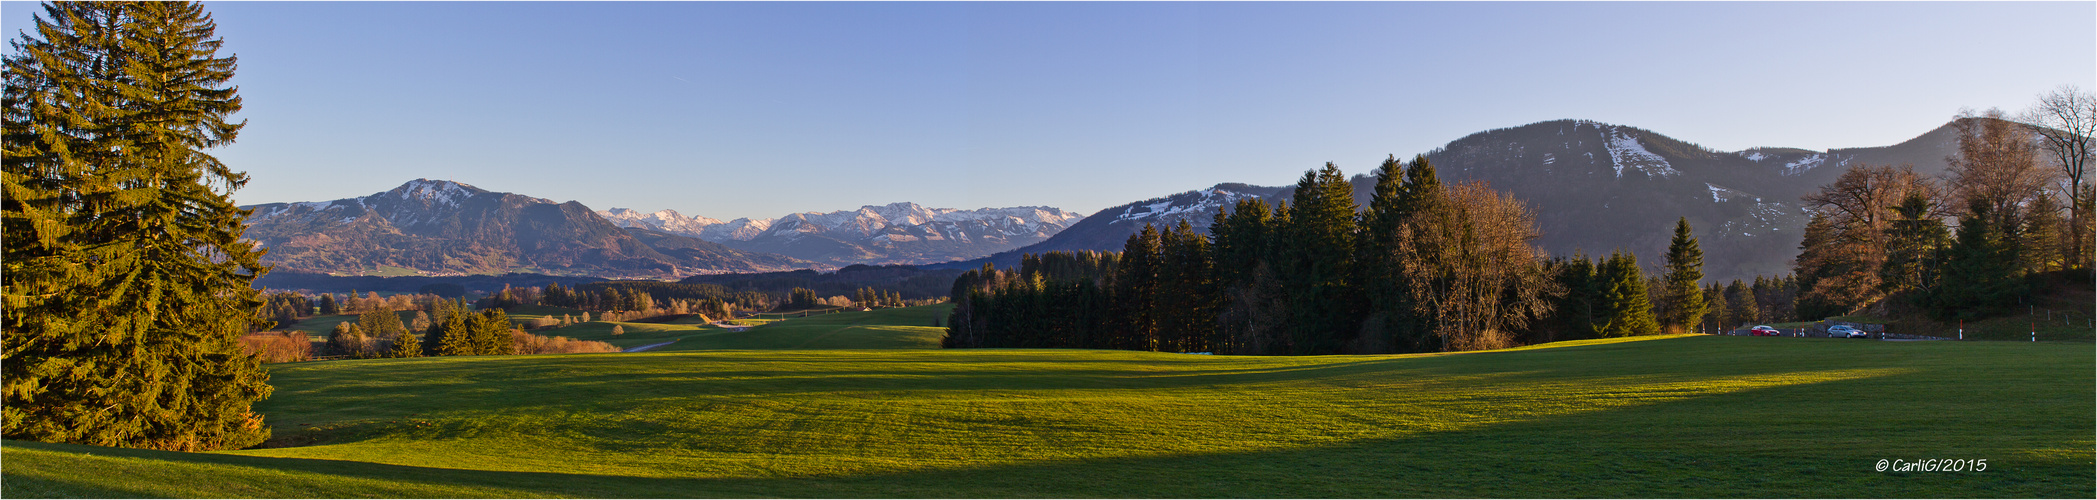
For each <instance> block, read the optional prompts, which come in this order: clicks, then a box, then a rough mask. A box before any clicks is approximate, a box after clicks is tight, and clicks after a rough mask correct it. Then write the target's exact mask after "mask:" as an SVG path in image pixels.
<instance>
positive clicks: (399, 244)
mask: <svg viewBox="0 0 2097 500" xmlns="http://www.w3.org/2000/svg"><path fill="white" fill-rule="evenodd" d="M242 208H248V209H253V210H254V213H253V214H252V215H250V216H249V217H248V219H247V223H248V230H247V235H246V236H247V238H249V239H252V240H255V241H257V242H259V243H261V244H262V245H264V246H267V247H269V248H270V252H269V254H268V255H266V256H265V257H263V262H264V263H267V264H273V265H276V266H277V268H278V269H280V270H285V271H303V272H318V273H339V274H375V273H377V272H378V271H380V270H391V271H394V272H408V273H421V274H503V273H508V272H536V273H545V274H560V275H588V276H607V277H682V276H688V275H691V274H697V273H708V272H756V271H776V270H785V269H794V268H800V267H808V266H809V265H811V263H809V262H806V261H801V260H798V259H794V258H791V257H785V256H780V255H773V254H765V253H760V252H747V251H742V250H736V249H732V248H728V247H725V246H721V245H720V244H718V243H713V242H709V241H702V240H699V239H697V238H690V237H685V236H678V235H671V234H662V233H651V232H647V231H629V230H627V229H622V228H620V227H618V226H616V225H613V224H612V223H610V222H607V221H605V220H604V218H603V217H600V216H598V215H597V213H595V212H593V211H591V210H590V209H589V207H585V206H583V205H582V204H581V203H576V202H573V201H570V202H567V203H555V202H553V201H552V200H547V199H543V198H533V197H529V196H524V195H519V194H514V193H497V192H491V191H487V190H483V189H480V188H476V187H473V186H470V185H466V184H461V183H457V182H452V181H433V180H429V179H417V180H414V181H409V182H408V183H406V184H402V185H401V186H400V187H397V188H393V189H392V190H389V191H385V192H381V193H377V194H373V195H371V196H364V197H359V198H346V199H340V200H334V201H323V202H305V203H270V204H265V205H253V206H247V207H242ZM389 268H392V269H389Z"/></svg>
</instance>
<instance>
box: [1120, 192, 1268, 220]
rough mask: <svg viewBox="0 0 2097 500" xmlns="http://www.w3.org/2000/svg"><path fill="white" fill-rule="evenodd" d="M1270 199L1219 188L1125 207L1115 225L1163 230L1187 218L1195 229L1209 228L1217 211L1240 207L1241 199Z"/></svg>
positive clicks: (1153, 199) (1144, 201)
mask: <svg viewBox="0 0 2097 500" xmlns="http://www.w3.org/2000/svg"><path fill="white" fill-rule="evenodd" d="M1270 189H1271V188H1270ZM1267 196H1269V194H1260V193H1251V192H1246V191H1241V190H1237V189H1231V188H1227V187H1224V185H1218V186H1216V187H1212V188H1209V189H1202V190H1195V191H1187V192H1184V193H1179V194H1175V195H1172V196H1167V197H1164V198H1152V199H1149V200H1143V201H1139V202H1136V203H1131V204H1128V205H1124V208H1122V209H1121V210H1120V213H1116V214H1114V219H1115V220H1114V222H1130V223H1139V222H1140V223H1151V224H1156V225H1158V226H1161V227H1162V226H1164V225H1166V224H1173V223H1177V222H1179V221H1180V220H1183V219H1185V220H1188V222H1191V223H1193V224H1194V226H1196V227H1208V225H1209V222H1210V218H1211V217H1213V216H1214V215H1215V214H1216V211H1217V210H1219V209H1223V210H1227V209H1229V208H1230V207H1234V206H1237V204H1238V201H1240V200H1247V199H1254V198H1265V197H1267Z"/></svg>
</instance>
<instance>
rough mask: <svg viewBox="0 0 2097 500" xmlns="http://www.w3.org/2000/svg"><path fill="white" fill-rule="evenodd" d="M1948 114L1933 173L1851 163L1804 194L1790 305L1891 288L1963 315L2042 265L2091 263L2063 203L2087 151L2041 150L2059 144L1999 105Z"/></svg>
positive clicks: (1833, 306)
mask: <svg viewBox="0 0 2097 500" xmlns="http://www.w3.org/2000/svg"><path fill="white" fill-rule="evenodd" d="M2084 99H2085V102H2087V101H2088V97H2087V95H2085V96H2084ZM2087 112H2088V113H2091V114H2097V109H2091V110H2087ZM1955 123H1956V125H1957V129H1958V148H1957V153H1956V154H1955V155H1953V156H1952V157H1951V158H1950V161H1951V168H1950V169H1949V170H1948V171H1946V173H1945V175H1944V176H1943V177H1942V178H1930V177H1925V176H1922V175H1918V174H1916V173H1915V172H1914V170H1913V169H1912V168H1910V167H1907V166H1902V167H1898V168H1895V167H1891V166H1872V165H1860V166H1856V167H1851V168H1850V169H1849V170H1848V171H1846V172H1844V173H1843V174H1842V176H1841V177H1840V178H1838V179H1836V181H1835V182H1834V183H1833V184H1829V185H1827V186H1823V187H1822V188H1821V190H1820V191H1819V192H1818V193H1814V194H1812V195H1809V196H1806V197H1805V201H1806V203H1807V206H1808V207H1810V208H1811V209H1812V210H1813V218H1812V220H1811V222H1810V223H1808V225H1807V226H1806V231H1805V236H1804V238H1803V240H1802V241H1801V242H1800V245H1799V249H1800V252H1801V253H1800V254H1799V257H1798V260H1797V265H1796V268H1795V271H1796V273H1797V276H1798V289H1799V296H1798V300H1797V308H1798V312H1799V314H1800V315H1803V316H1805V317H1809V318H1818V317H1826V316H1835V315H1843V314H1852V313H1857V312H1860V311H1863V310H1864V309H1865V308H1867V307H1870V306H1872V305H1874V304H1879V303H1882V302H1884V301H1886V300H1887V299H1898V300H1897V301H1895V302H1897V303H1899V304H1900V305H1906V306H1910V307H1917V308H1920V309H1922V310H1923V311H1925V312H1927V313H1928V314H1929V315H1930V316H1933V317H1936V318H1938V319H1940V320H1951V319H1974V318H1981V317H1987V316H1993V315H1998V314H2002V313H2005V312H2007V310H2008V309H2009V308H2010V307H2012V306H2015V305H2016V304H2019V303H2026V302H2029V301H2030V300H2031V298H2032V294H2033V293H2034V291H2035V290H2036V289H2037V285H2039V284H2040V283H2041V282H2042V281H2043V280H2044V279H2046V277H2047V276H2054V275H2060V274H2066V275H2069V276H2074V277H2077V278H2080V279H2084V280H2086V279H2087V278H2088V273H2056V272H2058V271H2069V270H2088V269H2090V266H2091V254H2090V252H2089V250H2088V249H2089V248H2090V246H2089V244H2088V238H2089V235H2090V234H2091V233H2092V232H2091V230H2090V226H2089V224H2090V222H2091V218H2090V217H2088V216H2087V214H2083V215H2075V214H2074V213H2073V211H2071V210H2069V208H2068V207H2071V206H2082V207H2087V206H2088V203H2089V202H2088V197H2089V196H2090V188H2089V185H2088V184H2087V183H2085V182H2083V181H2082V180H2081V176H2080V174H2079V171H2080V168H2081V167H2075V166H2072V165H2069V163H2070V162H2072V161H2074V160H2075V159H2076V158H2078V157H2080V158H2083V159H2084V160H2087V156H2088V149H2087V146H2084V147H2085V149H2083V153H2081V154H2080V155H2079V156H2078V155H2075V154H2072V153H2070V152H2063V151H2056V150H2052V149H2049V146H2048V145H2051V144H2060V143H2058V142H2050V141H2048V140H2042V139H2045V138H2044V137H2042V136H2045V135H2047V134H2046V132H2045V131H2043V130H2038V129H2034V128H2033V127H2029V126H2026V125H2022V124H2018V123H2015V122H2011V121H2008V120H2005V119H2003V118H2002V114H2001V112H2000V111H1990V112H1989V113H1988V114H1986V115H1982V116H1977V117H1975V116H1968V117H1962V118H1961V119H1960V120H1958V121H1956V122H1955ZM2082 141H2083V142H2084V143H2085V144H2086V143H2087V141H2088V138H2087V137H2084V138H2083V139H2082ZM2048 153H2054V154H2048ZM2049 159H2050V160H2052V161H2056V162H2059V164H2058V165H2056V166H2058V167H2060V168H2047V166H2046V165H2043V163H2045V162H2046V161H2047V160H2049ZM1947 219H1949V220H1954V221H1956V225H1955V226H1948V225H1947V224H1946V223H1945V221H1946V220H1947Z"/></svg>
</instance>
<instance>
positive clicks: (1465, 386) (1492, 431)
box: [0, 318, 2097, 498]
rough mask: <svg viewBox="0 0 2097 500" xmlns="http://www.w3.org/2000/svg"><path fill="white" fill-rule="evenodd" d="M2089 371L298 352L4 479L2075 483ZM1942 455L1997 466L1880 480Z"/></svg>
mask: <svg viewBox="0 0 2097 500" xmlns="http://www.w3.org/2000/svg"><path fill="white" fill-rule="evenodd" d="M811 319H813V318H811ZM899 320H900V319H899ZM793 321H803V320H788V321H787V322H783V323H781V324H787V323H791V322H793ZM2093 363H2097V359H2093V354H2092V351H2091V350H2090V349H2089V345H2088V344H2087V343H2046V342H2041V343H2037V344H2030V343H2010V342H1906V343H1903V342H1871V341H1861V340H1859V341H1850V340H1837V339H1791V338H1766V337H1706V336H1688V337H1648V338H1634V339H1618V340H1606V341H1584V342H1575V343H1563V344H1550V345H1545V346H1538V347H1532V348H1525V349H1517V350H1507V351H1491V352H1478V353H1466V354H1455V355H1406V356H1314V357H1230V356H1194V355H1182V354H1165V353H1145V352H1120V351H1075V350H1068V351H1055V350H1011V349H986V350H934V349H888V350H879V349H867V350H842V351H828V350H795V351H779V350H739V351H695V352H664V353H636V354H598V355H565V356H514V357H463V358H416V359H374V360H358V361H328V362H312V363H293V364H284V365H272V369H271V373H272V383H273V384H275V385H276V387H277V392H276V395H275V396H274V397H272V398H271V399H269V400H267V401H265V402H263V403H262V404H261V405H259V406H258V407H257V409H258V410H259V411H261V412H263V413H265V414H267V415H269V422H270V423H271V424H272V425H273V426H274V427H275V429H276V432H277V433H278V437H279V439H278V441H277V442H278V443H279V444H283V445H297V446H291V447H281V448H265V449H254V450H243V451H237V452H223V453H171V452H156V451H140V450H122V449H110V448H97V447H86V446H69V445H52V444H40V443H27V442H18V441H8V442H5V443H4V445H0V457H4V460H5V462H6V464H7V480H6V481H5V482H4V483H0V488H4V490H0V494H4V495H6V496H9V497H26V496H86V497H121V496H183V497H229V496H240V497H361V496H377V497H550V496H577V497H597V498H611V497H618V498H642V497H710V496H729V497H760V496H763V497H828V498H843V497H986V498H987V497H999V498H1014V497H1159V498H1164V497H1386V498H1388V497H1478V496H1492V497H1662V496H1665V497H1710V496H1725V497H1733V496H1737V497H1765V498H1769V497H2085V496H2088V495H2089V493H2090V492H2091V491H2092V489H2093V484H2097V473H2093V472H2092V469H2091V463H2092V451H2091V450H2092V446H2093V442H2092V440H2091V436H2090V432H2089V422H2091V420H2092V419H2093V418H2097V415H2093V410H2092V408H2093V407H2097V400H2093V396H2092V395H2093V394H2097V387H2093V385H2092V379H2091V378H2090V377H2089V376H2088V375H2089V369H2090V366H2091V365H2092V364H2093ZM2008 367H2015V368H2016V369H2006V368H2008ZM1931 458H1944V459H1949V458H1957V459H1985V460H1986V464H1987V468H1986V470H1984V471H1978V472H1957V473H1952V472H1934V473H1924V472H1898V471H1886V472H1877V471H1874V470H1873V467H1874V463H1876V462H1877V461H1879V460H1882V459H1885V460H1901V461H1904V462H1909V461H1915V460H1920V459H1931ZM199 478H209V480H199Z"/></svg>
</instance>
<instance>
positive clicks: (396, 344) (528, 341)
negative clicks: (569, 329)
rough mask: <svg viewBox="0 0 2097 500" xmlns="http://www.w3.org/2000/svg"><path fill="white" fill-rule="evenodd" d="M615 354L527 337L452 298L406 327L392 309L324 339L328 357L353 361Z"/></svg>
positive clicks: (504, 317) (497, 313) (491, 312)
mask: <svg viewBox="0 0 2097 500" xmlns="http://www.w3.org/2000/svg"><path fill="white" fill-rule="evenodd" d="M585 314H587V313H585ZM584 321H588V319H587V316H585V319H584ZM618 351H619V349H618V348H617V347H614V346H612V345H611V344H606V343H603V342H592V341H579V340H574V339H569V338H566V337H544V336H539V335H532V334H529V333H525V332H524V331H522V330H519V329H518V328H517V327H516V325H515V324H513V323H512V322H511V321H510V319H509V315H508V314H506V313H505V312H504V311H503V310H502V309H501V308H491V309H482V310H480V311H477V312H476V311H473V310H472V309H471V308H470V307H469V306H468V305H467V304H466V303H465V302H464V301H463V300H450V299H446V300H441V301H439V302H436V303H435V304H433V306H432V307H431V308H430V309H429V310H427V311H416V313H415V316H414V318H413V319H412V320H410V321H409V322H407V323H403V322H402V321H401V319H400V315H398V314H396V313H395V312H394V311H391V310H385V309H377V310H372V311H368V312H365V313H364V314H362V315H360V316H358V318H357V320H356V321H354V322H342V323H338V324H336V325H335V329H334V331H332V332H330V333H329V334H328V339H327V352H328V354H330V355H336V356H348V357H353V358H412V357H420V356H483V355H507V354H554V353H574V352H618Z"/></svg>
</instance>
